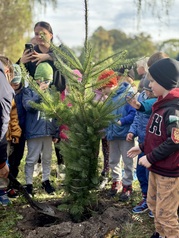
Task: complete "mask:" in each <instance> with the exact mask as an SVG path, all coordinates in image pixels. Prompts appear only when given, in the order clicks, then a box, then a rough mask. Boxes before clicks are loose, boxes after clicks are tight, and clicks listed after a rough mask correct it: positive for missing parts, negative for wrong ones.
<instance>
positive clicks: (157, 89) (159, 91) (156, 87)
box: [148, 74, 166, 97]
mask: <svg viewBox="0 0 179 238" xmlns="http://www.w3.org/2000/svg"><path fill="white" fill-rule="evenodd" d="M148 79H149V80H150V83H149V87H150V88H151V89H152V92H153V94H154V96H156V97H159V96H164V95H165V93H166V89H165V88H164V87H162V86H161V85H160V84H158V83H157V82H156V81H155V80H154V79H153V78H152V76H151V75H150V74H148Z"/></svg>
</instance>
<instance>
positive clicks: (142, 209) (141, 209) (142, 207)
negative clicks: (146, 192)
mask: <svg viewBox="0 0 179 238" xmlns="http://www.w3.org/2000/svg"><path fill="white" fill-rule="evenodd" d="M147 210H148V206H147V202H146V198H143V199H142V201H141V202H140V203H139V204H138V205H137V206H135V207H134V208H133V209H132V212H133V213H143V212H145V211H147Z"/></svg>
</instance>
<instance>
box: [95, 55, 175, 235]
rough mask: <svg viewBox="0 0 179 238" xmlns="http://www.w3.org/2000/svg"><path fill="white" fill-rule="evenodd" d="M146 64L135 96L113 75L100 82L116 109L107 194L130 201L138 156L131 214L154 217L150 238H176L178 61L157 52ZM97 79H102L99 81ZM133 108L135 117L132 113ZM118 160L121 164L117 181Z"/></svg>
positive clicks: (110, 135)
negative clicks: (137, 191)
mask: <svg viewBox="0 0 179 238" xmlns="http://www.w3.org/2000/svg"><path fill="white" fill-rule="evenodd" d="M147 65H148V72H146V73H145V77H144V79H143V90H142V91H141V92H140V94H136V93H134V92H132V93H131V92H130V90H129V89H127V88H128V87H130V88H132V85H129V84H128V85H126V80H124V81H125V82H120V83H119V84H118V82H117V76H116V75H115V72H114V74H113V75H112V76H110V77H109V76H107V77H106V78H109V81H108V83H106V84H105V85H103V87H102V92H103V93H104V94H105V95H110V94H111V93H113V95H112V97H111V100H112V101H113V103H116V105H117V104H118V105H119V104H121V105H122V106H121V107H119V108H117V109H116V110H115V111H114V112H113V113H114V114H115V115H116V120H115V121H114V122H111V124H110V125H109V127H108V128H107V129H106V138H107V141H108V142H109V168H110V170H111V177H112V187H111V190H110V193H109V195H110V196H114V195H116V194H117V193H119V192H121V193H120V195H119V200H121V201H127V200H128V199H129V198H130V196H131V194H132V180H133V178H132V169H133V166H132V162H133V161H132V158H134V157H136V156H138V163H137V178H138V180H139V183H140V187H141V192H142V200H141V202H140V203H139V204H137V205H136V206H135V207H134V208H133V210H132V211H133V212H134V213H142V212H145V211H146V210H148V209H149V216H150V217H154V223H155V229H156V231H155V232H154V234H153V235H152V236H151V238H162V237H163V238H164V237H167V238H177V237H179V224H178V214H177V211H178V206H179V197H178V194H179V193H178V192H179V184H178V183H179V179H178V176H179V167H178V161H179V153H178V152H179V136H178V135H179V108H178V107H179V89H178V80H179V62H178V61H176V60H174V59H170V58H169V56H168V55H166V54H164V53H162V52H157V53H155V54H153V55H152V56H151V57H150V58H148V61H147ZM106 75H107V72H106ZM106 78H105V79H106ZM101 79H103V77H99V80H101ZM125 86H126V89H124V87H125ZM120 91H121V93H119V92H120ZM124 92H125V93H126V95H127V96H126V102H127V103H126V104H123V99H124V95H125V93H124ZM132 108H133V109H132ZM134 108H135V109H136V112H135V113H134V114H133V110H134ZM121 132H122V133H121ZM135 137H137V138H138V143H139V145H138V146H137V145H136V146H134V138H135ZM127 143H128V144H127ZM129 143H131V144H129ZM121 158H122V160H123V164H124V175H123V176H122V175H121V167H120V166H121V163H120V159H121ZM149 171H150V172H149Z"/></svg>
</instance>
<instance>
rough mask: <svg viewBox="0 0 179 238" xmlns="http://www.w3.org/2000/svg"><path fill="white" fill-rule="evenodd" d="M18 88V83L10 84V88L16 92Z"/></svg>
mask: <svg viewBox="0 0 179 238" xmlns="http://www.w3.org/2000/svg"><path fill="white" fill-rule="evenodd" d="M19 86H20V83H11V87H12V88H13V89H14V91H16V90H17V89H18V88H19Z"/></svg>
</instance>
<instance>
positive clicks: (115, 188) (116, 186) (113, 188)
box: [109, 181, 122, 197]
mask: <svg viewBox="0 0 179 238" xmlns="http://www.w3.org/2000/svg"><path fill="white" fill-rule="evenodd" d="M121 189H122V182H121V181H114V182H113V183H112V186H111V190H110V191H109V196H111V197H112V196H115V195H116V194H117V193H119V192H120V191H121Z"/></svg>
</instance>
